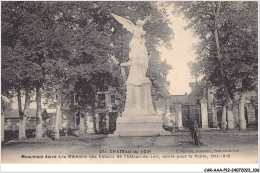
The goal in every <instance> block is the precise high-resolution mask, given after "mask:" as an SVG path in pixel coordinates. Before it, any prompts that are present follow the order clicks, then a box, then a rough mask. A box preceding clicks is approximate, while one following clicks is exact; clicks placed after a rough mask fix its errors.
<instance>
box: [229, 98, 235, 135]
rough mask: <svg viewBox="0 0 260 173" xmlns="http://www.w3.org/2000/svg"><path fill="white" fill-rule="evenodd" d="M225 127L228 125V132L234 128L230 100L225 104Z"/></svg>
mask: <svg viewBox="0 0 260 173" xmlns="http://www.w3.org/2000/svg"><path fill="white" fill-rule="evenodd" d="M227 125H228V129H229V130H231V129H234V128H235V125H234V114H233V102H232V101H231V100H229V102H228V104H227Z"/></svg>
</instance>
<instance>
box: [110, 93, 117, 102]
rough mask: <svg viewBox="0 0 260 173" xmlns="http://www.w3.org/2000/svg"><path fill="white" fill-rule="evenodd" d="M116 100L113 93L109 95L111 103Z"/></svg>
mask: <svg viewBox="0 0 260 173" xmlns="http://www.w3.org/2000/svg"><path fill="white" fill-rule="evenodd" d="M115 102H116V97H115V95H111V103H115Z"/></svg>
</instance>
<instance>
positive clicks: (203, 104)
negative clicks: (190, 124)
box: [200, 98, 209, 128]
mask: <svg viewBox="0 0 260 173" xmlns="http://www.w3.org/2000/svg"><path fill="white" fill-rule="evenodd" d="M200 104H201V122H202V128H208V127H209V124H208V104H207V100H206V99H205V98H202V100H201V101H200Z"/></svg>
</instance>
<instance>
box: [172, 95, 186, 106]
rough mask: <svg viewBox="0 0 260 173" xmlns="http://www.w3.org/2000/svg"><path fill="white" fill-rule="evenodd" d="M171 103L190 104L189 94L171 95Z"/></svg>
mask: <svg viewBox="0 0 260 173" xmlns="http://www.w3.org/2000/svg"><path fill="white" fill-rule="evenodd" d="M170 103H171V104H172V103H173V104H174V103H175V104H189V97H188V95H171V96H170Z"/></svg>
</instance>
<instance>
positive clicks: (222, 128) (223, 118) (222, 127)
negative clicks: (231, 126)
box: [221, 106, 227, 130]
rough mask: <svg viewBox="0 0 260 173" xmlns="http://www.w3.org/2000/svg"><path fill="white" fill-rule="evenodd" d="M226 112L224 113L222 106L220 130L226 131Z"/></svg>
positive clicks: (224, 107)
mask: <svg viewBox="0 0 260 173" xmlns="http://www.w3.org/2000/svg"><path fill="white" fill-rule="evenodd" d="M226 117H227V111H226V106H223V110H222V121H221V130H226V129H227V119H226Z"/></svg>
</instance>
